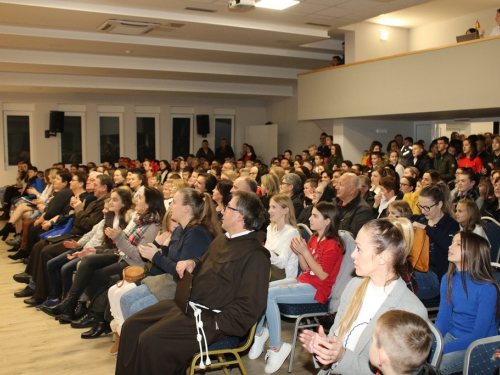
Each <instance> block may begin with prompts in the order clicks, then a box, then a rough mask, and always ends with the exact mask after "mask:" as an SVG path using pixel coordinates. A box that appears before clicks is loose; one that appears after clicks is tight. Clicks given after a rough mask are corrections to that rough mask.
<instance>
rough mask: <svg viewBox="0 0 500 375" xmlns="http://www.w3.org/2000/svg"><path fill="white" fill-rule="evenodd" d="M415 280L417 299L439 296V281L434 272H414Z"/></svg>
mask: <svg viewBox="0 0 500 375" xmlns="http://www.w3.org/2000/svg"><path fill="white" fill-rule="evenodd" d="M415 278H416V279H417V284H418V292H417V297H418V298H420V299H430V298H434V297H437V296H439V279H438V277H437V275H436V274H435V273H434V272H432V271H431V270H429V271H428V272H419V271H415Z"/></svg>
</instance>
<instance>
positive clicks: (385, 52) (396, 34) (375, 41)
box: [343, 22, 409, 63]
mask: <svg viewBox="0 0 500 375" xmlns="http://www.w3.org/2000/svg"><path fill="white" fill-rule="evenodd" d="M343 30H349V31H351V32H353V33H349V34H346V46H345V50H346V61H347V62H348V63H351V62H357V61H364V60H370V59H376V58H380V57H385V56H391V55H397V54H399V53H406V52H408V51H409V49H408V35H409V31H408V29H405V28H402V27H392V26H384V25H378V24H375V23H370V22H361V23H356V24H354V25H351V26H348V27H345V28H343ZM382 30H384V31H387V33H388V39H387V40H386V41H382V40H380V32H381V31H382ZM353 43H354V46H353Z"/></svg>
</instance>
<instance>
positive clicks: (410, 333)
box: [370, 310, 442, 375]
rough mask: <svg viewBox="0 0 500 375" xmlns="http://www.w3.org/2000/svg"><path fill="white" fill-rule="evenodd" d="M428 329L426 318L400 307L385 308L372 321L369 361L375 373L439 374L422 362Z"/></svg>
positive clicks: (428, 346) (427, 348)
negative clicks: (375, 319) (373, 326)
mask: <svg viewBox="0 0 500 375" xmlns="http://www.w3.org/2000/svg"><path fill="white" fill-rule="evenodd" d="M431 345H432V332H431V330H430V328H429V326H428V325H427V323H426V321H425V320H424V319H422V318H421V317H419V316H418V315H416V314H413V313H411V312H407V311H403V310H389V311H387V312H386V313H384V314H383V315H382V316H381V317H380V318H379V319H378V320H377V323H376V324H375V329H374V331H373V341H372V345H371V347H370V363H371V364H372V365H373V366H374V367H376V368H377V369H378V370H379V371H377V375H379V374H384V375H392V374H398V375H420V374H422V375H423V374H426V375H432V374H436V375H439V374H442V372H441V371H439V370H436V369H435V368H434V367H433V366H430V365H428V364H427V363H426V360H427V357H428V356H429V352H430V350H431Z"/></svg>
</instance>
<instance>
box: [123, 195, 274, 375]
mask: <svg viewBox="0 0 500 375" xmlns="http://www.w3.org/2000/svg"><path fill="white" fill-rule="evenodd" d="M263 214H264V207H263V206H262V203H261V202H260V199H259V197H258V196H257V194H254V193H249V192H244V191H236V192H234V193H233V197H232V199H231V201H230V202H229V204H228V205H227V206H226V207H225V208H224V210H223V211H222V215H223V218H222V228H224V229H225V230H226V233H225V234H221V235H220V236H218V237H217V238H216V239H215V240H214V241H213V242H212V244H211V245H210V247H209V248H208V250H207V252H206V253H205V255H204V256H202V257H201V258H197V259H193V260H186V261H180V262H178V263H177V266H176V271H177V274H178V275H179V277H180V278H182V277H184V274H185V272H186V271H187V272H190V273H192V274H193V275H194V280H193V283H192V289H191V295H190V307H189V308H188V311H187V312H184V311H183V310H181V309H180V307H179V306H178V305H177V303H176V302H175V300H165V301H160V302H158V303H157V304H155V305H153V306H150V307H147V308H146V309H144V310H142V311H140V312H138V313H137V314H134V315H132V316H131V317H130V318H128V319H127V320H126V321H125V324H124V325H123V328H122V338H121V340H120V349H119V352H118V360H117V365H116V374H118V375H122V374H131V373H136V374H160V373H161V374H165V375H174V374H183V373H185V371H186V367H187V365H188V361H190V359H191V358H192V357H193V355H194V354H195V353H196V352H199V351H200V346H199V345H202V351H203V354H205V353H204V352H205V351H206V350H207V349H208V348H207V346H210V345H211V344H213V343H214V342H217V341H220V340H223V339H225V338H226V337H228V336H236V337H241V336H244V335H245V334H246V333H247V332H248V331H249V330H250V328H251V327H252V325H254V324H255V322H256V321H257V320H258V319H259V318H260V316H261V315H262V313H263V312H264V310H265V308H266V305H267V293H268V288H269V270H270V261H269V258H270V256H269V251H268V250H266V249H265V248H264V247H263V246H262V245H261V239H260V237H259V234H258V233H257V232H258V229H259V228H260V227H261V225H262V222H263ZM192 303H196V304H198V305H197V306H199V308H198V312H197V313H196V314H197V317H198V321H199V326H200V327H202V331H203V332H204V335H205V337H206V341H205V340H202V343H201V342H200V344H199V343H198V341H197V340H196V338H197V336H196V331H197V328H196V326H197V318H196V317H195V314H194V311H193V310H194V308H193V306H192ZM200 336H201V335H200ZM205 343H206V344H205ZM202 358H203V357H202Z"/></svg>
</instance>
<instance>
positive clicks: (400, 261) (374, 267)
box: [300, 218, 427, 375]
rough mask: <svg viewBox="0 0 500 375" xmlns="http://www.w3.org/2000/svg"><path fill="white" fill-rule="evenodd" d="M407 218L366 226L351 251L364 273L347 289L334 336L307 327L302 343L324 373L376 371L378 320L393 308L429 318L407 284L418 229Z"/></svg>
mask: <svg viewBox="0 0 500 375" xmlns="http://www.w3.org/2000/svg"><path fill="white" fill-rule="evenodd" d="M412 229H413V228H412V226H411V223H410V221H408V219H406V218H399V219H377V220H372V221H370V222H368V223H367V224H365V225H364V226H363V227H362V228H361V230H360V231H359V233H358V236H357V237H356V249H355V250H354V252H353V253H352V255H351V258H352V259H353V260H354V269H355V271H356V275H357V276H359V277H355V278H353V279H352V280H351V281H350V282H349V284H347V286H346V287H345V290H344V292H343V293H342V297H341V299H340V305H339V308H338V310H337V314H336V316H335V322H334V324H333V326H332V328H331V329H330V332H329V334H328V337H327V336H326V335H325V333H324V330H323V328H322V327H320V328H319V329H318V332H317V333H316V332H313V331H310V330H304V331H303V332H302V333H301V334H300V341H301V342H302V346H303V347H304V348H305V349H306V350H307V351H308V352H309V353H311V354H313V355H314V358H315V360H316V361H317V362H319V364H320V365H322V366H324V367H323V369H322V370H321V371H320V372H319V375H326V374H329V373H331V374H356V375H373V372H372V370H371V369H370V365H369V362H370V361H369V354H370V346H371V343H372V336H373V331H374V328H375V324H376V323H377V321H378V319H379V318H380V316H382V315H383V314H384V313H385V312H387V311H389V310H394V309H395V310H404V311H409V312H412V313H414V314H417V315H418V316H420V317H421V318H423V319H427V310H426V309H425V307H424V305H423V304H422V302H420V301H419V300H418V298H417V297H415V295H414V294H413V293H412V292H411V291H410V290H409V289H408V288H407V286H406V282H405V281H404V280H405V278H406V276H407V275H406V271H407V266H406V259H407V257H408V254H409V252H410V248H411V246H412V244H413V230H412Z"/></svg>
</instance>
